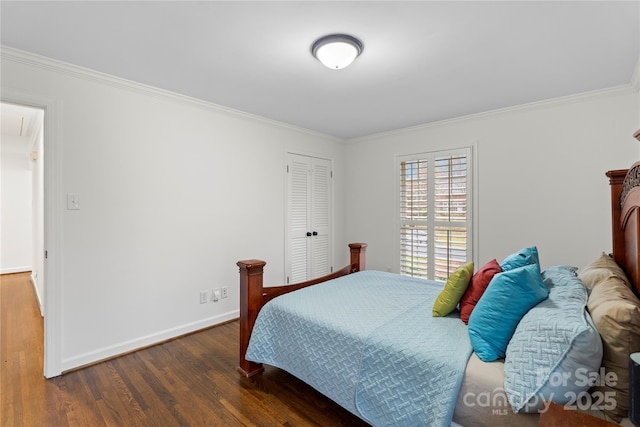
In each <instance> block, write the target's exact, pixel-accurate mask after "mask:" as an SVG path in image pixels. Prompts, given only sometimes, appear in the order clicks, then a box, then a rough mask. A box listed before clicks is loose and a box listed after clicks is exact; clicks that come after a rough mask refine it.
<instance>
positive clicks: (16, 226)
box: [0, 102, 46, 317]
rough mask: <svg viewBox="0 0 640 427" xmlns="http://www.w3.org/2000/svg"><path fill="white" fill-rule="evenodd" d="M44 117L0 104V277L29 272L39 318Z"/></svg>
mask: <svg viewBox="0 0 640 427" xmlns="http://www.w3.org/2000/svg"><path fill="white" fill-rule="evenodd" d="M44 114H45V111H44V109H43V108H37V107H31V106H26V105H21V104H16V103H10V102H2V103H1V104H0V120H1V121H0V123H1V124H2V125H1V126H0V274H13V273H24V272H29V274H30V282H31V284H32V285H33V288H34V291H35V295H36V298H37V304H38V307H39V309H40V314H41V315H42V316H43V317H44V315H45V306H46V304H45V294H46V293H45V274H44V134H45V129H44Z"/></svg>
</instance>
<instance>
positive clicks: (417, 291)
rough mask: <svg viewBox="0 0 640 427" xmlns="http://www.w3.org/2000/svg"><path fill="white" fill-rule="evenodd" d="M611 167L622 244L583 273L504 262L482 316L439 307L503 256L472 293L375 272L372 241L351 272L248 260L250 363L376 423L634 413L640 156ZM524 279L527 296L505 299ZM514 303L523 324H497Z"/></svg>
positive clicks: (618, 417)
mask: <svg viewBox="0 0 640 427" xmlns="http://www.w3.org/2000/svg"><path fill="white" fill-rule="evenodd" d="M634 136H635V137H637V138H639V140H640V132H639V133H637V134H636V135H634ZM606 175H607V176H608V177H609V182H610V186H611V211H612V237H613V253H612V254H611V255H609V254H605V253H602V254H601V255H600V256H599V257H597V258H596V259H594V261H593V262H592V263H590V264H589V265H587V266H582V268H581V269H577V268H575V267H570V266H556V267H552V268H549V269H546V270H544V271H540V270H539V265H538V266H536V262H537V252H536V251H537V249H536V248H535V247H533V248H523V249H522V250H520V251H518V252H516V253H514V254H513V255H511V256H510V257H507V258H506V259H505V260H503V261H502V262H501V263H497V261H495V262H494V264H492V265H495V264H496V263H497V264H498V265H499V266H500V268H501V270H500V271H499V272H496V273H494V274H493V275H491V276H492V277H489V278H488V283H486V284H485V289H484V290H483V292H484V293H483V294H481V296H479V297H478V298H476V299H475V300H474V301H473V307H472V311H471V314H470V316H469V317H468V325H467V324H465V322H463V321H461V318H460V312H461V311H463V310H462V304H460V306H459V307H460V311H459V310H458V308H455V309H454V310H453V311H448V312H447V311H445V312H444V313H440V314H439V315H438V316H435V315H433V314H432V306H433V308H434V312H435V308H436V305H438V304H439V303H442V302H443V298H444V302H445V304H444V305H445V306H447V305H451V301H447V300H446V298H447V297H450V296H451V295H450V293H447V292H445V291H446V290H449V291H451V290H454V291H455V292H454V294H456V293H457V297H456V298H457V299H455V301H454V303H455V304H454V307H457V304H458V302H459V301H460V297H461V295H462V292H463V291H464V295H463V296H462V298H464V297H466V294H467V292H468V290H470V289H471V288H470V287H468V285H469V283H473V278H474V277H476V275H477V274H479V272H480V270H483V269H485V267H487V265H488V264H489V263H487V265H485V266H483V267H482V268H481V269H478V270H477V271H476V272H475V273H474V272H473V271H472V272H468V271H467V275H468V277H467V278H466V279H465V280H466V282H467V286H465V289H463V290H462V291H461V290H460V289H459V288H457V287H456V284H455V283H454V284H453V285H451V283H450V282H451V278H450V280H449V281H448V282H447V283H446V284H444V285H443V284H442V283H438V282H428V281H424V280H422V279H414V278H409V277H404V276H399V275H395V274H391V273H386V272H376V271H368V270H366V248H367V245H366V244H364V243H352V244H350V245H349V247H350V262H349V264H348V265H347V266H346V267H344V268H343V269H341V270H339V271H336V272H335V273H333V274H331V275H329V276H325V277H322V278H318V279H314V280H312V281H309V282H304V283H299V284H294V285H285V286H277V287H264V286H263V269H264V267H265V265H266V263H265V262H264V261H261V260H243V261H239V262H238V263H237V265H238V266H239V269H240V363H239V367H238V370H239V371H240V373H242V374H243V375H245V376H247V377H251V376H254V375H258V374H260V373H261V372H262V371H263V365H262V364H263V363H266V364H269V365H273V366H276V367H278V368H281V369H284V370H285V371H287V372H289V373H291V374H293V375H294V376H296V377H298V378H300V379H301V380H303V381H305V382H306V383H308V384H309V385H311V386H312V387H314V388H315V389H316V390H318V391H319V392H321V393H323V394H325V395H326V396H328V397H329V398H331V399H332V400H334V401H335V402H337V403H338V404H339V405H341V406H342V407H344V408H345V409H347V410H348V411H350V412H352V413H353V414H355V415H356V416H358V417H360V418H362V419H363V420H365V421H367V422H368V423H370V424H372V425H434V426H435V425H442V426H448V425H451V424H459V425H463V426H483V425H491V426H501V425H504V426H511V425H519V426H523V427H524V426H528V425H531V426H534V425H538V423H539V414H540V413H541V412H544V411H545V410H546V409H547V408H548V403H547V402H548V401H555V402H558V403H560V404H562V405H564V406H565V408H568V409H579V410H581V411H584V412H589V413H591V414H592V415H595V416H597V417H600V418H604V419H608V420H612V421H615V422H620V421H623V418H625V417H626V416H627V414H628V389H629V384H628V373H627V366H628V365H627V364H628V361H627V360H628V354H629V353H630V352H633V351H640V301H638V298H637V294H638V292H639V291H640V282H639V280H640V253H639V249H640V230H639V226H640V162H637V163H635V164H634V165H632V166H631V168H629V169H625V170H613V171H609V172H607V173H606ZM534 258H535V259H534ZM502 267H504V268H502ZM471 268H473V267H471ZM536 269H537V270H536ZM462 270H463V269H462V268H461V269H460V271H461V274H460V275H458V274H457V273H458V271H456V273H454V274H453V275H452V277H453V276H456V277H457V278H458V279H460V278H461V277H464V274H463V273H464V271H462ZM467 270H468V268H467ZM484 271H485V272H486V271H487V270H486V269H485V270H484ZM524 278H526V280H525V279H524ZM460 281H464V280H458V282H460ZM521 282H522V283H527V285H526V286H527V287H524V288H523V289H521V291H522V292H519V293H518V294H519V295H520V296H521V297H520V298H518V299H517V301H518V302H515V303H512V300H516V299H514V298H510V299H509V300H505V299H500V298H504V295H505V292H506V291H505V289H508V290H509V292H510V293H513V288H506V287H505V286H506V284H509V285H511V286H519V283H521ZM529 282H531V284H529ZM499 284H500V285H501V286H499ZM294 291H295V292H294ZM501 292H502V294H501ZM521 300H527V301H528V302H527V303H526V304H524V303H523V302H522V301H521ZM492 304H494V305H493V306H492ZM495 304H498V307H500V310H496V306H495ZM505 304H507V305H508V306H507V307H506V308H504V307H505ZM512 304H513V310H512V307H511V305H512ZM523 304H524V305H523ZM425 307H426V309H425ZM382 308H384V309H382ZM510 310H512V311H513V319H510V320H509V319H507V318H506V317H505V318H502V317H501V318H500V319H498V322H497V323H500V324H503V323H506V324H509V323H511V324H512V325H513V326H512V328H511V329H510V330H509V331H507V332H505V331H503V330H500V328H502V326H498V329H499V330H495V329H491V328H493V327H495V323H496V322H495V321H496V319H495V313H496V312H497V311H500V315H501V316H507V317H508V316H511V314H509V313H511V311H510ZM504 313H507V314H504ZM492 316H493V318H492ZM505 319H506V320H505ZM612 319H613V320H612ZM492 321H493V322H494V323H493V324H492V323H491V322H492ZM415 325H419V327H417V326H415ZM492 325H493V326H492ZM487 328H488V329H487ZM503 335H504V337H503ZM496 337H498V338H496ZM496 339H497V340H498V341H500V340H502V341H501V342H500V343H498V344H496V342H495V340H496ZM500 346H501V349H498V350H495V348H496V347H500ZM623 422H624V421H623ZM627 422H628V420H627Z"/></svg>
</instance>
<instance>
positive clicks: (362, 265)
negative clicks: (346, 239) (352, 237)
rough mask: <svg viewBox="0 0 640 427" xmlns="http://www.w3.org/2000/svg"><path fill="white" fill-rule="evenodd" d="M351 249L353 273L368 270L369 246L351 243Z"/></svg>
mask: <svg viewBox="0 0 640 427" xmlns="http://www.w3.org/2000/svg"><path fill="white" fill-rule="evenodd" d="M349 248H350V249H351V267H352V269H353V271H354V272H355V271H364V270H366V267H367V265H366V259H367V257H366V253H367V244H366V243H349Z"/></svg>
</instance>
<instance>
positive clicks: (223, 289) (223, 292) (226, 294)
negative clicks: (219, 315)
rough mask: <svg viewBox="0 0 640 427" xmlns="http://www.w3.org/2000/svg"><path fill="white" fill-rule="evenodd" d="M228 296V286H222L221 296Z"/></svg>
mask: <svg viewBox="0 0 640 427" xmlns="http://www.w3.org/2000/svg"><path fill="white" fill-rule="evenodd" d="M228 296H229V288H227V287H226V286H225V287H224V288H222V298H226V297H228Z"/></svg>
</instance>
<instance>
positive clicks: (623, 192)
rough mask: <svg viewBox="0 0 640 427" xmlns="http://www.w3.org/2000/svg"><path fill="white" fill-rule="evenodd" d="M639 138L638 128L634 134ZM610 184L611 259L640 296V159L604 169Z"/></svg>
mask: <svg viewBox="0 0 640 427" xmlns="http://www.w3.org/2000/svg"><path fill="white" fill-rule="evenodd" d="M633 136H634V137H635V138H637V139H638V140H639V141H640V130H639V131H638V132H636V133H635V134H634V135H633ZM607 176H608V177H609V185H610V186H611V226H612V230H611V232H612V237H613V259H614V260H615V261H616V263H618V265H619V266H620V267H622V269H623V270H624V271H625V273H627V276H628V277H629V279H630V280H631V283H632V284H633V286H634V289H635V291H636V294H638V295H640V162H636V163H634V164H633V165H632V166H631V168H629V169H618V170H612V171H609V172H607Z"/></svg>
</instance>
